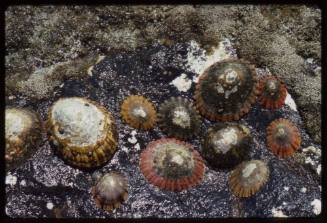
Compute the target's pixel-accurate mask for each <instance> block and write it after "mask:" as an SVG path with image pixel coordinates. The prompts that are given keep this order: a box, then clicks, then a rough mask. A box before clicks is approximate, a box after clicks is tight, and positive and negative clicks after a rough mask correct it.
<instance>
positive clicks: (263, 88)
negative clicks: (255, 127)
mask: <svg viewBox="0 0 327 223" xmlns="http://www.w3.org/2000/svg"><path fill="white" fill-rule="evenodd" d="M259 91H260V94H261V95H260V97H259V102H260V103H261V104H262V106H263V107H265V108H268V109H278V108H281V107H282V106H283V104H284V102H285V98H286V95H287V90H286V87H285V84H284V83H283V82H282V81H281V80H280V79H278V78H277V77H274V76H268V77H265V78H263V79H261V80H260V83H259Z"/></svg>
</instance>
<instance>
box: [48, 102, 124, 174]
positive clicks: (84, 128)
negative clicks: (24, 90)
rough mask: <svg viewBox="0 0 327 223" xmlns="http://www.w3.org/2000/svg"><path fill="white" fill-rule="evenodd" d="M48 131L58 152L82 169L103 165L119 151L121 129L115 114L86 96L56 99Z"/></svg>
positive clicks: (67, 160) (50, 110) (50, 111)
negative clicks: (119, 132)
mask: <svg viewBox="0 0 327 223" xmlns="http://www.w3.org/2000/svg"><path fill="white" fill-rule="evenodd" d="M47 131H48V136H49V139H50V142H51V144H52V145H53V146H54V147H55V151H56V152H57V153H58V154H59V155H60V156H61V157H62V158H63V159H64V160H65V161H66V162H67V163H68V164H70V165H72V166H76V167H79V168H96V167H99V166H101V165H104V164H105V163H106V162H108V161H109V160H110V159H111V158H112V157H113V155H114V153H115V152H116V150H117V145H118V131H117V126H116V124H115V120H114V118H113V116H112V115H111V113H110V112H109V111H108V110H107V109H106V108H104V107H103V106H101V105H100V104H98V103H97V102H94V101H91V100H89V99H86V98H80V97H68V98H61V99H59V100H57V101H56V102H55V103H54V104H53V105H52V107H51V108H50V109H49V114H48V121H47Z"/></svg>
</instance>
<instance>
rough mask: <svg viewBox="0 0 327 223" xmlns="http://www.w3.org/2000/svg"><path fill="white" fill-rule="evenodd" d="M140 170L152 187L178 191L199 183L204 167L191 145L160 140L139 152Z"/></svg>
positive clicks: (170, 139) (170, 140) (166, 139)
mask: <svg viewBox="0 0 327 223" xmlns="http://www.w3.org/2000/svg"><path fill="white" fill-rule="evenodd" d="M140 169H141V171H142V173H143V175H144V176H145V178H146V179H147V180H148V181H149V182H150V183H151V184H153V185H155V186H157V187H159V188H161V189H165V190H171V191H181V190H186V189H188V188H190V187H192V186H194V185H196V184H198V183H199V182H200V181H201V180H202V178H203V175H204V170H205V165H204V162H203V160H202V158H201V156H200V154H199V153H198V152H197V151H196V150H194V149H193V146H192V145H190V144H188V143H186V142H183V141H180V140H177V139H174V138H162V139H159V140H156V141H153V142H151V143H149V144H148V146H147V147H146V149H145V150H144V151H143V152H142V154H141V157H140Z"/></svg>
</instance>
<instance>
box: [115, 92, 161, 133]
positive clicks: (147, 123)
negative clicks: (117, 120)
mask: <svg viewBox="0 0 327 223" xmlns="http://www.w3.org/2000/svg"><path fill="white" fill-rule="evenodd" d="M120 114H121V116H122V118H123V119H124V121H125V122H126V123H127V124H129V125H130V126H131V127H133V128H137V129H144V130H148V129H151V128H153V127H154V125H155V123H156V121H157V113H156V110H155V108H154V106H153V104H152V103H151V102H150V101H149V100H147V99H146V98H145V97H143V96H139V95H131V96H129V97H127V98H126V99H125V100H124V102H123V104H122V105H121V110H120Z"/></svg>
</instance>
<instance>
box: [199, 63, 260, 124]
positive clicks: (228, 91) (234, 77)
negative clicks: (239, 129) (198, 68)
mask: <svg viewBox="0 0 327 223" xmlns="http://www.w3.org/2000/svg"><path fill="white" fill-rule="evenodd" d="M258 93H259V91H258V83H257V77H256V72H255V68H254V66H253V65H251V64H250V63H249V62H246V61H244V60H238V59H226V60H223V61H220V62H217V63H215V64H213V65H211V66H210V67H209V68H207V69H206V70H205V71H204V73H203V74H202V75H201V77H200V79H199V82H198V84H197V85H196V90H195V101H196V107H197V109H198V110H199V111H200V113H201V114H202V115H203V116H205V117H206V118H207V119H209V120H212V121H232V120H239V119H240V118H241V117H242V116H243V115H244V114H246V113H248V112H249V110H250V108H251V104H253V103H254V102H255V100H256V96H257V94H258Z"/></svg>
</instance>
